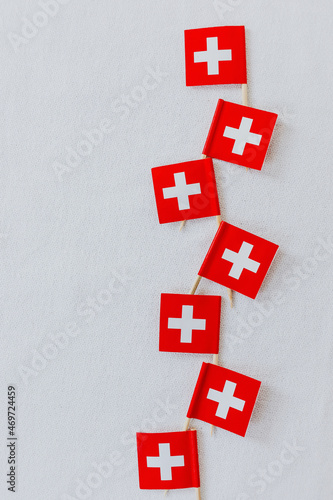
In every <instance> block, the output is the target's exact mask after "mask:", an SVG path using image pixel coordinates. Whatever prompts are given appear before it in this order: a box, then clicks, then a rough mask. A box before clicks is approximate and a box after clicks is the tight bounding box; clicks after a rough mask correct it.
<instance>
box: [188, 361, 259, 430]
mask: <svg viewBox="0 0 333 500" xmlns="http://www.w3.org/2000/svg"><path fill="white" fill-rule="evenodd" d="M260 384H261V382H259V380H256V379H254V378H251V377H247V376H246V375H242V374H241V373H237V372H234V371H232V370H227V369H226V368H222V367H221V366H217V365H212V364H210V363H203V364H202V367H201V370H200V374H199V378H198V381H197V384H196V386H195V389H194V393H193V396H192V401H191V403H190V406H189V409H188V412H187V416H188V418H197V419H199V420H203V421H204V422H208V423H209V424H213V425H215V426H216V427H221V429H225V430H227V431H230V432H234V433H235V434H238V435H239V436H245V434H246V430H247V427H248V425H249V422H250V418H251V415H252V411H253V408H254V405H255V402H256V399H257V395H258V392H259V388H260Z"/></svg>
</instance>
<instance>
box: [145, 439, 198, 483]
mask: <svg viewBox="0 0 333 500" xmlns="http://www.w3.org/2000/svg"><path fill="white" fill-rule="evenodd" d="M136 438H137V449H138V464H139V482H140V488H141V489H144V490H164V489H166V490H171V489H178V488H199V487H200V477H199V460H198V448H197V433H196V431H194V430H191V431H184V432H163V433H142V432H138V433H137V435H136Z"/></svg>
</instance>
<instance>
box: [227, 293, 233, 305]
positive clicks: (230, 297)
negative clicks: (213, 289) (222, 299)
mask: <svg viewBox="0 0 333 500" xmlns="http://www.w3.org/2000/svg"><path fill="white" fill-rule="evenodd" d="M228 297H229V301H230V307H233V300H232V290H231V289H230V288H228Z"/></svg>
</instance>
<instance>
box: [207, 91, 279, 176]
mask: <svg viewBox="0 0 333 500" xmlns="http://www.w3.org/2000/svg"><path fill="white" fill-rule="evenodd" d="M277 116H278V115H277V114H276V113H270V112H269V111H263V110H261V109H256V108H250V107H248V106H243V105H241V104H235V103H234V102H228V101H224V100H222V99H219V100H218V103H217V107H216V110H215V114H214V117H213V121H212V124H211V126H210V129H209V132H208V136H207V140H206V143H205V146H204V149H203V154H205V155H206V156H210V157H212V158H217V159H218V160H224V161H228V162H230V163H236V164H237V165H243V166H244V167H248V168H253V169H255V170H261V168H262V166H263V163H264V160H265V156H266V153H267V149H268V146H269V143H270V140H271V137H272V134H273V130H274V126H275V122H276V119H277Z"/></svg>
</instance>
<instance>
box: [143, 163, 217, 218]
mask: <svg viewBox="0 0 333 500" xmlns="http://www.w3.org/2000/svg"><path fill="white" fill-rule="evenodd" d="M151 172H152V176H153V184H154V190H155V198H156V205H157V212H158V218H159V221H160V224H164V223H166V222H175V221H181V220H188V219H198V218H200V217H209V216H211V215H219V214H220V206H219V200H218V195H217V188H216V181H215V174H214V168H213V162H212V160H211V158H206V159H204V160H194V161H188V162H185V163H175V164H173V165H165V166H163V167H155V168H152V169H151Z"/></svg>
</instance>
